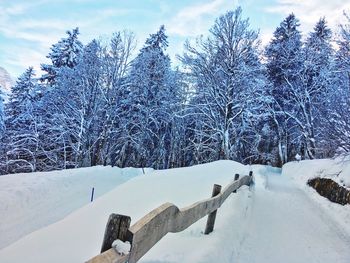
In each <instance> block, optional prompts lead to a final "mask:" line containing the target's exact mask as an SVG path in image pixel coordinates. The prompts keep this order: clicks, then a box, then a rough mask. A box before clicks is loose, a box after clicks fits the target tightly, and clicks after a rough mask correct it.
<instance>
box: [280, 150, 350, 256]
mask: <svg viewBox="0 0 350 263" xmlns="http://www.w3.org/2000/svg"><path fill="white" fill-rule="evenodd" d="M282 176H283V177H288V178H290V179H291V180H292V181H293V182H294V183H295V184H296V185H297V186H298V187H299V188H300V189H302V190H303V191H304V192H306V193H307V195H308V196H309V197H310V198H312V200H313V201H314V202H315V203H316V204H317V205H318V207H319V209H321V210H322V211H323V212H324V213H325V214H328V215H329V216H331V217H332V218H333V219H334V220H335V221H336V222H337V224H338V225H339V226H340V227H341V228H342V229H343V231H345V232H347V234H348V235H350V205H346V206H342V205H339V204H336V203H332V202H329V201H328V200H327V199H326V198H325V197H322V196H320V195H319V194H318V193H317V192H316V191H315V190H314V189H313V188H311V187H309V186H307V184H306V183H307V181H308V180H309V179H311V178H315V177H321V178H330V179H332V180H334V181H336V182H337V183H338V184H340V185H342V186H344V187H346V188H348V189H350V156H348V157H339V158H336V159H321V160H308V161H301V162H291V163H287V164H286V165H284V166H283V169H282ZM349 262H350V261H349Z"/></svg>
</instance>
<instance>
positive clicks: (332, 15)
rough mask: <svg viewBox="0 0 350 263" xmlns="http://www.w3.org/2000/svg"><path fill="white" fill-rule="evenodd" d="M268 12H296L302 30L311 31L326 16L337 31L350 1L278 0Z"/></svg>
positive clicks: (349, 8)
mask: <svg viewBox="0 0 350 263" xmlns="http://www.w3.org/2000/svg"><path fill="white" fill-rule="evenodd" d="M266 11H267V12H270V13H279V14H284V15H288V14H290V13H292V12H293V13H294V14H295V15H296V16H297V18H299V19H300V23H301V30H302V31H303V32H304V33H307V32H310V31H311V30H312V29H313V27H314V25H315V24H316V22H317V21H318V20H319V19H320V18H321V17H326V20H327V22H328V25H329V26H330V27H331V28H332V29H333V31H336V29H337V25H339V24H340V23H343V21H344V20H343V11H350V2H349V1H344V0H329V1H324V0H307V1H305V0H277V4H276V5H275V6H273V7H268V8H266Z"/></svg>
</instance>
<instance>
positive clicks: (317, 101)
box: [293, 18, 333, 159]
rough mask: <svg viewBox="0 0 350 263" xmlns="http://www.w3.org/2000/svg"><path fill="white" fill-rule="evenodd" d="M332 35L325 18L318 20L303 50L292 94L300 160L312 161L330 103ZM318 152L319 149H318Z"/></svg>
mask: <svg viewBox="0 0 350 263" xmlns="http://www.w3.org/2000/svg"><path fill="white" fill-rule="evenodd" d="M331 38H332V32H331V30H330V29H329V28H328V26H327V23H326V20H325V18H321V19H320V20H319V21H318V22H317V24H316V25H315V27H314V31H313V32H311V33H310V34H309V37H308V38H307V40H306V43H305V47H304V59H305V61H304V70H303V74H302V75H301V77H302V82H301V84H302V85H301V86H300V87H299V89H297V91H296V92H294V93H293V96H294V97H295V99H294V101H295V104H296V106H298V107H299V111H298V114H296V115H293V118H294V119H295V121H296V123H297V124H298V126H299V129H300V136H301V142H302V149H301V150H302V151H300V154H301V155H302V158H303V159H313V158H315V157H317V156H316V149H317V147H318V146H319V141H320V140H322V137H324V135H325V134H326V132H324V129H323V128H324V126H325V123H326V121H325V118H324V117H325V116H326V115H327V114H326V112H327V110H326V108H325V105H327V101H328V99H329V96H328V92H329V90H328V89H329V87H330V84H331V76H332V62H333V49H332V46H331ZM320 150H321V149H320Z"/></svg>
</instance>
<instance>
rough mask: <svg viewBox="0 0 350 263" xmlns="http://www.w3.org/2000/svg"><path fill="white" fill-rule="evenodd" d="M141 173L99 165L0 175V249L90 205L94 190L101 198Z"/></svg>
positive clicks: (96, 195)
mask: <svg viewBox="0 0 350 263" xmlns="http://www.w3.org/2000/svg"><path fill="white" fill-rule="evenodd" d="M140 173H141V170H140V169H135V168H126V169H120V168H116V167H115V168H111V167H103V166H96V167H91V168H79V169H71V170H66V171H54V172H45V173H30V174H29V173H26V174H11V175H4V176H0V200H1V201H0V215H1V217H0V233H1V235H0V249H1V248H3V247H5V246H7V245H9V244H11V243H12V242H14V241H16V240H18V239H19V238H21V237H23V236H25V235H27V234H29V233H31V232H33V231H35V230H37V229H40V228H42V227H45V226H47V225H49V224H52V223H54V222H56V221H58V220H60V219H63V218H64V217H65V216H67V215H68V214H69V213H71V212H73V211H75V210H77V209H78V208H80V207H82V206H84V205H86V204H88V203H89V202H90V197H91V192H92V187H94V188H95V191H94V196H95V198H97V197H99V196H101V195H103V194H105V193H106V192H108V191H110V190H112V189H113V188H115V187H116V186H117V185H119V184H121V183H124V182H126V181H127V180H129V179H130V178H133V177H135V176H136V175H139V174H140ZM0 262H1V261H0Z"/></svg>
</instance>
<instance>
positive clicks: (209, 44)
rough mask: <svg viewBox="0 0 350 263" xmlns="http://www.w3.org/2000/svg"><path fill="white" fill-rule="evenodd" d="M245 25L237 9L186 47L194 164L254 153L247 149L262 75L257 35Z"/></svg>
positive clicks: (254, 136) (259, 107)
mask: <svg viewBox="0 0 350 263" xmlns="http://www.w3.org/2000/svg"><path fill="white" fill-rule="evenodd" d="M249 27H250V25H249V21H248V19H244V18H243V17H242V10H241V8H237V9H236V10H235V11H230V12H227V13H226V14H225V15H223V16H221V17H219V18H218V19H217V20H216V21H215V24H214V26H213V27H212V28H211V30H210V33H211V35H210V37H209V38H207V39H202V38H201V39H198V41H197V45H196V46H192V45H190V44H189V43H187V44H186V45H185V48H186V53H185V54H184V55H183V57H182V58H181V61H182V62H183V63H184V65H185V66H186V70H188V71H189V72H190V73H189V74H190V76H191V77H192V78H193V80H194V88H195V97H194V98H192V101H191V103H190V105H191V107H192V110H191V111H190V114H191V115H192V118H193V122H192V125H191V126H192V127H191V129H193V130H194V132H193V134H192V135H193V138H191V139H190V140H191V141H192V143H193V152H194V153H195V155H196V156H194V159H196V160H197V162H208V161H213V160H218V159H233V160H237V161H243V162H244V161H247V159H246V158H249V157H250V156H251V155H252V154H253V155H254V156H255V157H256V155H257V153H256V152H254V153H252V152H251V151H250V150H251V149H253V148H254V147H252V145H251V144H256V142H257V140H258V138H259V136H258V134H256V133H255V132H254V130H253V129H252V126H254V123H255V121H256V119H257V116H258V115H259V114H260V113H261V112H262V105H263V100H262V99H263V96H264V94H265V93H264V86H265V77H264V69H263V67H262V65H261V63H260V61H259V51H258V50H259V43H260V42H259V40H258V33H257V32H256V31H254V30H252V29H250V28H249ZM256 94H259V96H256Z"/></svg>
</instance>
